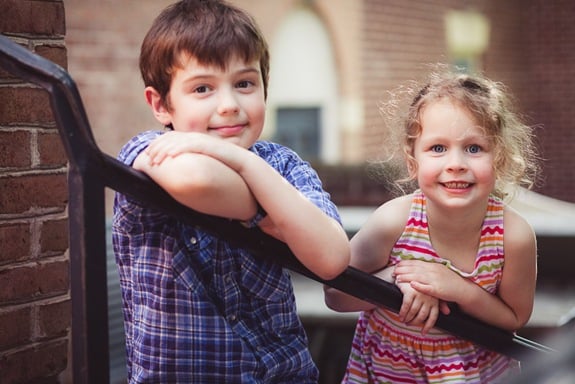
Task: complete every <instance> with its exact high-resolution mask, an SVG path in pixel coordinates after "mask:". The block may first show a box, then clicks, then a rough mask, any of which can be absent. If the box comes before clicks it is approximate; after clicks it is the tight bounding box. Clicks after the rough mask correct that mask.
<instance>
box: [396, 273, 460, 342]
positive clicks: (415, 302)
mask: <svg viewBox="0 0 575 384" xmlns="http://www.w3.org/2000/svg"><path fill="white" fill-rule="evenodd" d="M396 285H397V286H398V287H399V289H400V290H401V292H402V293H403V303H402V304H401V308H400V310H399V317H400V319H401V321H403V322H405V323H406V324H409V325H422V329H421V333H422V334H426V333H427V332H428V331H429V330H430V329H431V328H433V327H434V326H435V323H436V322H437V318H438V317H439V311H441V312H442V313H444V314H449V308H448V307H447V305H446V304H447V303H445V302H442V301H440V300H439V299H437V298H435V297H432V296H429V295H425V294H422V293H420V292H417V291H416V290H415V289H413V288H412V287H411V284H410V283H409V282H396ZM446 311H447V312H446Z"/></svg>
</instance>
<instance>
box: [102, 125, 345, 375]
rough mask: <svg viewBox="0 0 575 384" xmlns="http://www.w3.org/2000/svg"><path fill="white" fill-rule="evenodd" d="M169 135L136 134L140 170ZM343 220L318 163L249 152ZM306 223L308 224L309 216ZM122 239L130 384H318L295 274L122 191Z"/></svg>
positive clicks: (129, 157)
mask: <svg viewBox="0 0 575 384" xmlns="http://www.w3.org/2000/svg"><path fill="white" fill-rule="evenodd" d="M160 134H161V132H157V131H149V132H144V133H141V134H139V135H138V136H136V137H134V138H133V139H132V140H131V141H130V142H128V143H127V144H126V146H124V148H123V149H122V151H121V153H120V155H119V159H120V161H122V162H123V163H125V164H128V165H132V164H133V162H134V160H135V158H136V157H137V156H138V154H139V153H140V152H141V151H142V150H144V149H145V148H146V147H147V146H148V144H149V143H150V142H151V141H152V140H153V139H154V138H156V137H157V136H158V135H160ZM250 150H252V151H253V152H255V153H256V154H258V155H259V156H261V157H262V158H263V159H265V160H266V161H267V162H268V163H269V164H270V165H271V166H272V167H273V168H275V169H276V170H277V171H278V172H280V173H281V174H282V175H283V176H284V178H286V179H287V180H288V181H289V182H290V183H291V184H293V185H294V186H295V187H296V188H297V189H298V190H300V191H301V192H302V193H303V194H304V195H305V196H307V197H308V198H309V199H310V200H311V201H313V202H314V204H316V205H317V206H318V207H320V208H321V209H322V210H323V211H325V212H326V213H327V214H328V215H329V216H331V217H333V218H336V219H337V220H338V221H339V215H338V213H337V209H336V207H335V205H334V204H333V203H332V202H331V201H330V198H329V195H328V193H326V192H325V191H323V189H322V186H321V182H320V180H319V178H318V176H317V174H316V172H315V171H314V170H313V169H312V168H311V166H310V165H309V164H308V163H307V162H304V161H302V160H301V159H300V158H299V157H298V156H297V155H296V154H295V153H294V152H293V151H291V150H290V149H288V148H286V147H283V146H281V145H278V144H274V143H269V142H263V141H260V142H257V143H255V145H254V146H253V147H252V148H250ZM302 219H305V218H302ZM113 242H114V252H115V254H116V262H117V265H118V268H119V272H120V284H121V287H122V297H123V306H124V308H123V309H124V323H125V332H126V348H127V360H128V377H129V382H130V383H298V384H301V383H316V382H317V379H318V372H317V368H316V366H315V365H314V363H313V361H312V359H311V356H310V353H309V351H308V348H307V339H306V335H305V333H304V329H303V327H302V324H301V322H300V320H299V318H298V316H297V312H296V306H295V298H294V295H293V289H292V285H291V281H290V277H289V274H288V273H287V271H285V270H284V269H282V268H281V267H280V266H279V265H277V264H275V263H273V262H271V261H262V260H261V259H256V258H255V257H254V256H253V255H252V254H250V253H249V252H247V251H245V250H243V249H240V248H236V247H233V246H232V245H230V244H228V243H227V242H226V241H225V239H221V238H218V237H214V236H213V235H211V234H209V233H207V232H204V231H203V230H202V229H201V228H199V227H196V226H190V225H186V224H183V223H181V222H179V221H177V220H176V219H174V218H173V217H170V216H168V215H166V214H163V213H162V212H159V211H157V210H154V209H150V208H147V207H146V206H144V205H142V204H141V203H139V202H138V201H135V200H133V199H130V198H129V197H127V196H125V195H122V194H119V193H118V194H116V197H115V201H114V221H113Z"/></svg>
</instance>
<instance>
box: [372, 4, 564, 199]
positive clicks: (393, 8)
mask: <svg viewBox="0 0 575 384" xmlns="http://www.w3.org/2000/svg"><path fill="white" fill-rule="evenodd" d="M463 3H464V4H463ZM463 3H462V2H460V1H453V0H449V1H444V0H431V1H426V2H405V1H401V0H386V1H381V0H365V2H364V4H365V5H364V20H365V22H364V23H363V39H362V43H363V44H364V49H363V52H364V56H363V58H362V63H363V64H362V65H363V68H362V71H361V75H362V76H363V80H362V82H363V84H364V100H365V112H364V113H365V116H366V124H365V130H364V132H363V136H362V142H363V143H364V144H363V148H365V156H366V158H374V157H377V154H378V151H379V150H380V146H381V145H382V144H383V143H384V140H385V130H384V128H383V123H382V118H381V116H380V114H379V111H378V109H377V102H378V101H380V100H382V99H383V98H384V96H385V92H386V91H388V90H391V89H394V88H395V87H396V86H397V85H399V84H405V83H406V82H407V81H408V80H410V79H417V78H419V77H420V76H421V74H422V73H423V72H424V71H425V70H426V68H425V64H426V63H433V62H434V61H439V62H446V61H448V52H447V50H446V44H445V39H444V29H443V28H444V24H443V15H444V13H445V11H446V10H449V9H459V8H461V7H469V8H471V9H475V10H478V11H480V12H482V13H483V14H484V15H485V16H487V18H488V19H489V21H490V26H491V38H490V42H489V46H488V49H487V51H486V52H485V54H484V55H483V57H482V68H483V70H484V71H485V73H486V75H487V76H489V77H490V78H492V79H494V80H497V81H502V82H503V83H504V84H505V85H506V86H507V87H508V88H509V90H510V91H511V93H512V95H513V96H514V98H515V99H516V102H517V107H518V110H519V112H520V113H521V114H523V115H524V116H525V119H526V121H527V123H528V124H531V125H533V126H535V127H536V129H535V133H536V136H537V141H538V144H539V146H540V149H541V155H542V158H543V161H542V173H541V176H542V180H541V181H540V183H539V185H537V186H536V188H535V190H536V191H538V192H541V193H543V194H545V195H547V196H550V197H554V198H557V199H561V200H565V201H570V202H575V163H574V161H573V156H572V153H573V151H574V150H575V130H574V129H573V124H574V123H575V109H574V108H573V107H572V105H573V103H574V102H575V93H574V92H573V87H574V84H573V79H574V78H575V76H574V75H575V74H574V72H575V67H574V66H573V62H574V60H575V57H574V56H575V24H574V23H573V22H572V21H573V17H574V16H575V3H573V2H571V1H569V0H561V1H554V2H549V1H545V0H529V1H522V0H506V1H483V0H468V1H465V2H463Z"/></svg>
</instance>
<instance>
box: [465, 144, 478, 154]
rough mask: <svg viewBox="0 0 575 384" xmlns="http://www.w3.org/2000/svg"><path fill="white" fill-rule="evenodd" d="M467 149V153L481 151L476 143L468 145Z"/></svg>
mask: <svg viewBox="0 0 575 384" xmlns="http://www.w3.org/2000/svg"><path fill="white" fill-rule="evenodd" d="M467 150H468V151H469V153H479V152H481V147H480V146H479V145H477V144H472V145H470V146H469V148H468V149H467Z"/></svg>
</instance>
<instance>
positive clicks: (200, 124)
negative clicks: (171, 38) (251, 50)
mask: <svg viewBox="0 0 575 384" xmlns="http://www.w3.org/2000/svg"><path fill="white" fill-rule="evenodd" d="M182 64H183V65H182V68H178V69H176V70H175V71H174V73H173V76H172V83H171V86H170V92H169V93H168V96H167V97H168V99H169V108H168V106H166V105H164V103H161V101H159V95H157V92H156V91H155V90H154V89H153V88H150V87H149V88H146V98H147V100H148V103H149V104H150V105H151V106H152V109H153V110H154V115H155V116H156V119H157V120H158V121H160V123H162V124H163V125H168V124H172V126H173V128H174V130H175V131H181V132H200V133H206V134H208V135H212V136H217V137H220V138H222V139H225V140H229V141H231V142H233V143H235V144H237V145H239V146H241V147H244V148H249V147H251V146H252V145H253V144H254V143H255V141H256V140H257V139H258V138H259V136H260V134H261V132H262V130H263V126H264V119H265V97H264V88H263V81H262V75H261V71H260V65H259V61H258V60H255V61H253V62H249V63H246V62H244V61H243V60H241V59H238V58H233V59H232V60H230V61H229V62H228V66H227V68H226V69H225V70H222V69H221V68H219V67H217V66H206V65H202V64H200V63H198V61H197V60H196V59H195V58H194V57H190V58H189V59H186V60H182Z"/></svg>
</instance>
